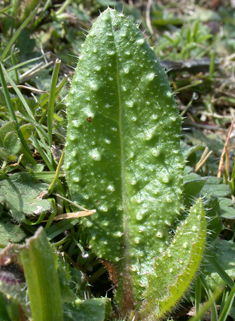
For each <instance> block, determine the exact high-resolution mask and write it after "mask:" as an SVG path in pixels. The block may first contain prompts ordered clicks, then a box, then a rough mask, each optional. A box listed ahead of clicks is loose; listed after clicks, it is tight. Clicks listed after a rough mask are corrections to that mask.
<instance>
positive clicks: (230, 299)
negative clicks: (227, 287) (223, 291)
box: [219, 284, 235, 321]
mask: <svg viewBox="0 0 235 321" xmlns="http://www.w3.org/2000/svg"><path fill="white" fill-rule="evenodd" d="M234 296H235V284H234V286H233V287H232V290H231V292H230V294H229V297H228V299H227V301H226V303H225V305H224V308H223V311H222V312H221V314H220V317H219V321H225V320H226V319H227V316H228V314H229V311H230V309H231V307H232V304H233V300H234Z"/></svg>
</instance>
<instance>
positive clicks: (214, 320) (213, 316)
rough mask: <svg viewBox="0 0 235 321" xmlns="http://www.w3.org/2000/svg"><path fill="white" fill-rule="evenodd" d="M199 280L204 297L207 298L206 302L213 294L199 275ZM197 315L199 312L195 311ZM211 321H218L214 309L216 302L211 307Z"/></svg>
mask: <svg viewBox="0 0 235 321" xmlns="http://www.w3.org/2000/svg"><path fill="white" fill-rule="evenodd" d="M200 280H201V285H202V286H203V288H204V290H205V292H206V295H207V297H208V300H209V299H210V298H211V296H212V295H213V293H212V292H211V290H210V288H209V286H208V285H207V283H206V280H205V278H204V277H203V276H202V275H200ZM197 313H199V311H197ZM211 321H218V315H217V309H216V302H215V301H214V302H213V303H212V305H211Z"/></svg>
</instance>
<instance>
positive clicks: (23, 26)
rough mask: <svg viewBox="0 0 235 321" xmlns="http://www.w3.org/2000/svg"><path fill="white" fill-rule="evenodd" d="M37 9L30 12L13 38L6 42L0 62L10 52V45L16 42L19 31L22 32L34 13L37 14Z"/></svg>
mask: <svg viewBox="0 0 235 321" xmlns="http://www.w3.org/2000/svg"><path fill="white" fill-rule="evenodd" d="M38 7H39V6H37V7H36V8H35V9H34V10H33V11H32V12H31V14H30V15H29V16H28V18H27V19H25V21H24V22H23V23H22V25H21V26H20V27H19V28H18V29H17V30H16V32H15V33H14V35H13V37H12V38H11V40H10V41H9V42H8V44H7V46H6V48H5V49H4V50H3V53H2V55H1V57H0V61H1V62H2V61H3V60H4V59H5V58H6V56H7V54H8V52H9V51H10V50H11V47H12V45H13V44H14V42H15V41H16V39H17V38H18V37H19V35H20V33H21V31H22V30H23V29H24V28H25V27H26V26H27V24H28V23H29V22H30V21H31V20H32V19H33V17H34V16H35V14H36V12H37V10H38Z"/></svg>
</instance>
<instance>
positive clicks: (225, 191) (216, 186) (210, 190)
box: [200, 177, 232, 198]
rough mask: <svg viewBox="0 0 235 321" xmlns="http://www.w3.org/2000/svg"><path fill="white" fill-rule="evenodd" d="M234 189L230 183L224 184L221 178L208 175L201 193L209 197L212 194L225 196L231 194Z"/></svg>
mask: <svg viewBox="0 0 235 321" xmlns="http://www.w3.org/2000/svg"><path fill="white" fill-rule="evenodd" d="M231 193H232V190H231V188H230V187H229V186H228V185H225V184H222V181H221V179H220V178H217V177H207V179H206V182H205V185H204V187H203V188H202V190H201V193H200V195H201V196H202V197H207V198H209V197H210V196H215V197H225V196H229V195H231Z"/></svg>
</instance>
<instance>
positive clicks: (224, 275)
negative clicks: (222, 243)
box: [206, 249, 234, 289]
mask: <svg viewBox="0 0 235 321" xmlns="http://www.w3.org/2000/svg"><path fill="white" fill-rule="evenodd" d="M206 259H207V261H208V262H209V263H210V264H211V265H212V266H213V268H214V269H215V271H216V272H217V273H218V274H219V276H220V277H221V278H222V279H223V281H224V282H225V284H227V285H228V286H229V287H230V289H232V288H233V286H234V282H233V280H232V279H231V278H230V276H229V275H228V274H227V273H226V272H225V270H224V269H223V268H222V266H221V265H220V264H219V262H218V261H217V260H216V258H215V256H214V255H213V254H212V253H211V252H210V250H208V249H207V251H206Z"/></svg>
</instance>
